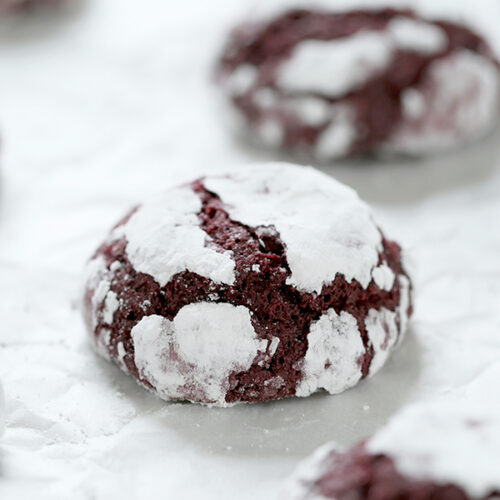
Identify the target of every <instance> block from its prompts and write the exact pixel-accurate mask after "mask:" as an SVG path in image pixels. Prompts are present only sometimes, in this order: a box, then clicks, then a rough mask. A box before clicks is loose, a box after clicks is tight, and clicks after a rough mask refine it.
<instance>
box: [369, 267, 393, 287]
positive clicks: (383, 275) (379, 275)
mask: <svg viewBox="0 0 500 500" xmlns="http://www.w3.org/2000/svg"><path fill="white" fill-rule="evenodd" d="M372 275H373V281H375V284H376V285H377V286H378V287H379V288H380V289H381V290H385V291H386V292H389V291H391V290H392V287H393V286H394V280H395V279H396V275H395V274H394V271H393V270H392V269H391V268H390V267H389V266H388V265H387V264H386V263H385V262H384V263H383V264H382V265H381V266H378V267H376V268H375V269H374V270H373V273H372Z"/></svg>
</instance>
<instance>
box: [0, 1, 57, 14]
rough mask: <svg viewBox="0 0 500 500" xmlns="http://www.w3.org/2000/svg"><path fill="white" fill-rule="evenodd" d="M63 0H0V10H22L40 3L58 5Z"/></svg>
mask: <svg viewBox="0 0 500 500" xmlns="http://www.w3.org/2000/svg"><path fill="white" fill-rule="evenodd" d="M64 1H65V0H0V12H6V11H17V10H24V9H28V8H30V7H36V6H39V5H40V6H42V5H46V6H49V5H58V4H61V3H63V2H64Z"/></svg>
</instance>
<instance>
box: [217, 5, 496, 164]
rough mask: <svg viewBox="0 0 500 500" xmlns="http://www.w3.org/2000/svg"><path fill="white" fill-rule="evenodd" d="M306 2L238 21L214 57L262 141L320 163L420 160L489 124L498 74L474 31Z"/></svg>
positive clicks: (413, 16) (403, 14)
mask: <svg viewBox="0 0 500 500" xmlns="http://www.w3.org/2000/svg"><path fill="white" fill-rule="evenodd" d="M323 4H324V2H323ZM292 5H294V4H293V3H292ZM311 5H314V4H309V7H308V8H302V7H300V6H299V7H297V8H289V9H285V10H283V11H282V12H281V13H278V14H276V12H274V13H273V15H272V16H271V17H270V18H269V17H268V18H265V19H263V20H260V21H251V22H250V21H249V22H247V23H243V24H242V25H240V26H238V27H237V28H235V29H234V31H233V32H232V33H231V35H230V38H229V40H228V42H227V45H226V47H225V49H224V51H223V54H222V56H221V58H220V60H219V62H218V65H217V70H216V71H217V79H218V82H219V84H220V85H221V86H222V89H223V91H224V93H225V95H226V97H227V99H228V100H229V101H230V104H231V106H232V107H233V108H234V110H236V112H237V115H238V116H239V118H240V119H242V121H243V123H244V124H245V130H246V132H247V133H248V135H249V136H250V137H252V139H254V140H256V141H257V142H258V143H259V144H261V145H265V146H268V147H273V148H279V149H283V150H286V151H291V152H294V153H296V154H299V155H300V156H303V157H312V158H313V159H315V160H317V161H320V162H328V161H331V160H334V159H336V158H340V157H348V156H357V155H372V154H381V153H382V154H387V153H392V154H402V155H411V156H414V155H417V156H418V155H427V154H430V153H436V152H439V151H443V150H446V149H449V148H453V147H455V146H458V145H460V144H462V143H464V142H467V141H471V140H473V139H475V138H478V137H480V136H482V135H484V134H486V133H487V132H488V131H489V130H490V129H492V128H493V126H494V124H495V123H496V120H497V116H498V112H499V110H500V67H499V64H498V61H497V59H496V58H495V55H494V54H493V51H492V50H491V48H490V46H489V44H488V42H487V40H485V39H484V38H483V37H482V36H481V35H480V34H478V33H476V32H475V31H474V29H472V28H471V27H468V26H466V25H462V24H457V23H456V22H452V21H446V20H432V19H429V18H427V17H422V16H420V15H419V14H418V13H417V12H416V11H413V10H402V9H395V8H377V9H376V10H351V11H349V10H347V11H343V10H342V11H341V10H339V11H338V12H337V11H335V10H333V9H328V8H326V7H325V6H324V5H323V7H318V8H313V7H311ZM377 5H378V4H377Z"/></svg>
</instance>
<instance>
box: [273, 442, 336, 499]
mask: <svg viewBox="0 0 500 500" xmlns="http://www.w3.org/2000/svg"><path fill="white" fill-rule="evenodd" d="M336 453H341V449H340V447H339V446H338V445H337V444H336V443H334V442H330V443H326V444H324V445H323V446H320V447H319V448H318V449H317V450H316V451H315V452H314V453H313V454H312V455H311V456H310V457H308V458H306V459H305V460H303V461H302V462H300V464H299V465H298V466H297V468H296V469H295V471H294V473H293V476H292V477H291V478H290V479H289V480H288V481H287V482H286V484H285V486H284V488H283V490H282V491H281V492H280V494H279V495H278V498H277V500H323V499H324V497H323V496H322V495H320V494H319V493H313V492H312V491H311V490H312V489H313V487H312V485H313V484H314V482H315V481H317V479H318V478H319V477H321V476H322V475H323V473H324V472H326V471H325V463H326V462H327V460H328V458H329V457H330V456H332V455H333V454H336Z"/></svg>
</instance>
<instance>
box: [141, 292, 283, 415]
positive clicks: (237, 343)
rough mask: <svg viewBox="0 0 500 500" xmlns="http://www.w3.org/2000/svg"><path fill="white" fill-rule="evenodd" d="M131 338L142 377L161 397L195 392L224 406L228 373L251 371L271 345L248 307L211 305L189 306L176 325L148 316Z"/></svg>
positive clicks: (183, 396) (184, 397) (167, 397)
mask: <svg viewBox="0 0 500 500" xmlns="http://www.w3.org/2000/svg"><path fill="white" fill-rule="evenodd" d="M132 338H133V341H134V349H135V363H136V365H137V368H138V369H139V373H140V374H141V376H142V377H143V378H145V379H146V380H148V381H149V382H150V383H151V384H152V385H153V386H154V388H155V389H156V391H157V392H158V394H159V395H160V396H161V397H163V398H165V399H189V395H190V394H192V395H195V394H196V395H197V397H198V398H199V397H201V398H202V399H204V400H206V402H207V403H210V404H217V405H219V406H227V403H226V402H225V396H226V393H227V390H228V377H229V375H230V374H231V373H232V372H234V371H240V370H241V371H243V370H246V369H248V368H249V367H250V366H251V365H252V362H253V361H254V359H255V357H256V356H257V354H258V353H259V352H265V351H266V349H267V347H268V344H269V342H268V341H267V340H265V339H258V338H257V336H256V333H255V330H254V329H253V326H252V324H251V320H250V312H249V311H248V309H247V308H245V307H243V306H233V305H231V304H224V303H221V304H213V303H208V302H200V303H196V304H189V305H187V306H184V307H183V308H182V309H181V310H180V311H179V312H178V314H177V315H176V316H175V318H174V320H173V321H169V320H168V319H166V318H163V317H161V316H155V315H154V316H147V317H145V318H143V319H142V320H141V321H140V322H139V323H138V324H137V325H136V326H135V327H134V328H133V329H132ZM273 345H276V344H273Z"/></svg>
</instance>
